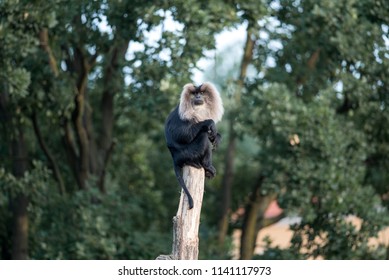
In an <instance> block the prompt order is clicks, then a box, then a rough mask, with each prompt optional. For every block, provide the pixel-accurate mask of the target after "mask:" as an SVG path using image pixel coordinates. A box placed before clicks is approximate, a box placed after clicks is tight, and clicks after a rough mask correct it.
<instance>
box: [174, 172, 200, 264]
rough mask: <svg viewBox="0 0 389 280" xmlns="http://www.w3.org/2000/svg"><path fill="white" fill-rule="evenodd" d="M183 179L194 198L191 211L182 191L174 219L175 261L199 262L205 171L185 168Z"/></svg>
mask: <svg viewBox="0 0 389 280" xmlns="http://www.w3.org/2000/svg"><path fill="white" fill-rule="evenodd" d="M183 178H184V182H185V185H186V186H187V188H188V190H189V192H190V193H191V195H192V198H193V208H192V209H189V204H188V199H187V197H186V195H185V193H184V192H183V191H181V198H180V204H179V205H178V210H177V215H176V216H175V217H174V219H173V223H174V226H173V230H174V232H173V259H175V260H197V259H198V257H199V225H200V214H201V206H202V204H203V195H204V179H205V175H204V169H203V168H201V169H197V168H194V167H191V166H184V168H183Z"/></svg>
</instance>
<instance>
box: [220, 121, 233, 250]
mask: <svg viewBox="0 0 389 280" xmlns="http://www.w3.org/2000/svg"><path fill="white" fill-rule="evenodd" d="M235 151H236V137H235V132H234V120H233V119H229V134H228V146H227V153H226V159H225V167H224V176H223V179H222V186H223V187H222V205H221V218H220V220H219V235H218V239H219V246H220V248H223V245H224V242H225V238H226V235H227V231H228V223H229V219H230V212H231V189H232V183H233V179H234V159H235Z"/></svg>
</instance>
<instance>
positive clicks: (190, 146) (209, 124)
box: [165, 83, 224, 209]
mask: <svg viewBox="0 0 389 280" xmlns="http://www.w3.org/2000/svg"><path fill="white" fill-rule="evenodd" d="M223 113H224V109H223V103H222V100H221V97H220V94H219V92H218V91H217V90H216V88H215V87H214V86H213V85H212V84H211V83H204V84H202V85H200V86H198V87H196V86H194V85H193V84H187V85H185V86H184V89H183V91H182V93H181V99H180V104H179V105H178V106H177V107H176V108H175V109H174V110H173V111H172V112H171V113H170V115H169V116H168V118H167V120H166V123H165V138H166V143H167V147H168V148H169V150H170V152H171V154H172V157H173V163H174V171H175V173H176V176H177V180H178V182H179V184H180V186H181V187H182V189H183V190H184V192H185V194H186V195H187V197H188V202H189V208H190V209H191V208H193V199H192V196H191V195H190V193H189V191H188V189H187V187H186V186H185V183H184V180H183V179H182V176H181V169H182V167H183V166H184V165H190V166H193V167H196V168H204V170H205V176H206V177H207V178H213V177H214V176H215V174H216V169H215V167H213V165H212V150H213V149H215V148H216V147H217V145H218V144H219V142H220V140H221V135H220V134H219V133H218V132H217V130H216V125H215V124H216V123H217V122H218V121H220V120H221V118H222V116H223Z"/></svg>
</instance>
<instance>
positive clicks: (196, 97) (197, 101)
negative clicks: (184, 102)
mask: <svg viewBox="0 0 389 280" xmlns="http://www.w3.org/2000/svg"><path fill="white" fill-rule="evenodd" d="M191 99H192V104H193V105H194V106H201V105H203V104H204V102H205V99H204V92H203V91H197V90H196V91H195V92H192V94H191Z"/></svg>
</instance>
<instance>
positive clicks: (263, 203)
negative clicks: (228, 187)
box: [240, 176, 276, 260]
mask: <svg viewBox="0 0 389 280" xmlns="http://www.w3.org/2000/svg"><path fill="white" fill-rule="evenodd" d="M263 180H264V177H263V176H261V177H260V178H259V179H258V180H257V182H256V184H255V185H254V187H253V191H252V193H251V195H250V198H249V201H248V203H247V205H246V207H245V214H244V218H243V224H242V236H241V241H240V258H241V259H242V260H251V259H252V258H253V254H254V249H255V243H256V239H257V235H258V231H259V230H261V229H262V227H263V225H264V223H263V222H264V216H265V212H266V209H267V208H268V207H269V205H270V203H271V202H272V201H273V200H274V199H275V198H276V195H275V194H269V195H262V194H261V193H260V190H261V186H262V183H263Z"/></svg>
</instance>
